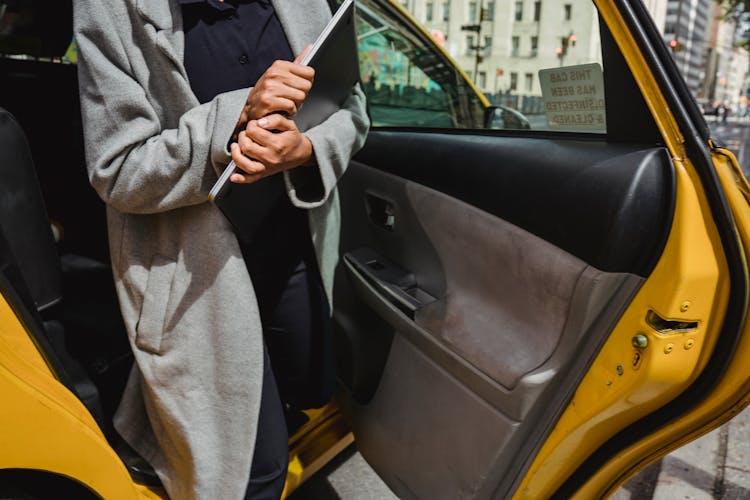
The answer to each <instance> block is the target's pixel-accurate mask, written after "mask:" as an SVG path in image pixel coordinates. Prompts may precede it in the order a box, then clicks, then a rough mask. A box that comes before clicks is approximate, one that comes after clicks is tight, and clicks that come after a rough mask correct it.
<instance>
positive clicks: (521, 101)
mask: <svg viewBox="0 0 750 500" xmlns="http://www.w3.org/2000/svg"><path fill="white" fill-rule="evenodd" d="M154 1H155V0H154ZM411 6H412V7H415V10H416V12H417V17H418V18H420V22H421V23H423V24H424V26H425V27H421V25H420V24H419V23H418V22H417V21H416V20H415V19H414V18H413V17H412V16H411V15H410V14H408V13H407V12H406V10H405V9H404V8H403V7H402V4H397V3H395V2H391V1H387V0H358V1H357V9H358V10H357V15H358V20H357V27H358V38H359V48H360V69H361V82H362V86H363V88H364V89H365V92H366V93H367V95H368V111H369V113H370V116H371V119H372V122H373V127H372V129H371V131H370V134H369V137H368V139H367V143H366V145H365V147H364V149H363V150H362V151H361V152H359V153H358V154H357V155H356V157H355V158H354V159H353V160H352V162H351V164H350V165H349V168H348V171H347V173H346V175H345V176H344V177H343V179H342V181H341V184H340V195H341V204H342V214H343V215H342V229H341V244H340V250H341V252H340V261H339V266H338V274H337V277H336V281H335V288H334V304H333V320H334V327H335V334H336V348H337V349H336V350H337V360H336V361H337V372H338V376H339V390H338V393H337V396H336V401H335V402H331V403H330V404H329V405H327V406H326V407H324V408H322V409H319V410H315V411H311V412H309V413H308V415H307V417H306V421H304V422H301V423H300V426H299V427H298V428H297V429H296V432H295V433H294V435H293V436H292V437H291V438H290V460H291V462H290V469H289V475H288V478H287V489H286V493H285V494H289V493H291V492H292V491H293V490H294V489H295V488H296V487H297V486H298V485H299V484H301V482H303V481H304V480H305V479H306V478H308V477H309V476H310V475H311V474H313V473H314V472H315V471H316V470H318V469H319V468H320V467H322V466H323V465H324V464H325V463H326V462H327V461H329V460H330V459H331V458H332V457H333V456H335V455H336V454H337V453H338V452H339V451H341V450H342V449H343V448H344V447H346V446H348V445H349V444H350V443H351V442H352V441H353V440H356V443H357V448H358V449H359V451H360V452H361V453H362V455H363V457H364V458H365V459H366V460H367V462H368V463H369V464H370V465H371V466H372V467H373V469H374V470H375V471H376V472H377V473H378V474H379V475H380V476H381V477H382V478H383V479H384V481H385V482H386V483H387V484H388V485H389V487H390V488H391V489H392V490H393V491H394V492H395V493H396V494H397V495H399V496H400V497H403V498H420V499H442V498H445V499H456V498H518V499H522V498H529V499H538V498H553V497H554V498H568V497H576V498H599V497H604V496H606V495H608V494H610V493H612V492H613V491H614V490H615V489H616V488H617V487H618V486H619V485H620V484H622V483H623V482H624V481H625V480H626V479H627V478H628V477H630V476H631V475H633V474H634V473H636V472H637V471H638V470H639V469H641V468H643V467H645V466H646V465H647V464H649V463H650V462H652V461H654V460H656V459H658V458H659V457H661V456H663V455H664V454H666V453H668V452H669V451H671V450H673V449H675V448H676V447H679V446H680V445H682V444H684V443H686V442H688V441H690V440H692V439H694V438H696V437H698V436H700V435H702V434H704V433H706V432H708V431H710V430H711V429H713V428H715V427H717V426H719V425H720V424H722V423H723V422H725V421H727V420H728V419H730V418H731V417H732V416H733V415H735V414H737V413H738V412H739V411H740V410H741V409H742V408H743V407H744V406H746V405H747V403H748V401H750V396H749V395H748V394H750V366H748V363H747V361H746V360H747V359H748V356H750V331H749V330H748V325H747V306H748V266H747V253H748V250H749V249H750V248H749V247H748V245H749V244H750V205H748V199H749V198H748V197H750V185H748V183H747V181H746V180H745V178H744V176H743V174H742V172H741V171H740V168H739V166H738V164H737V160H736V158H735V157H734V155H733V154H732V153H731V152H729V151H728V150H726V149H724V148H722V147H721V146H720V145H719V144H717V142H716V141H714V140H713V139H712V138H711V134H710V131H709V129H708V127H707V125H706V123H705V121H704V120H703V118H702V116H701V114H700V110H699V108H698V106H697V105H696V103H695V100H694V99H693V97H692V96H691V93H690V91H689V89H688V87H687V85H686V84H685V82H684V81H683V79H682V78H681V76H680V75H679V73H678V71H677V68H676V66H675V64H674V62H673V60H672V57H671V54H670V52H669V48H668V47H667V46H666V44H665V43H664V42H663V40H662V38H661V35H660V34H659V32H658V30H657V29H656V27H655V26H654V24H653V21H652V19H651V17H650V15H649V13H648V12H647V11H646V9H645V7H644V5H643V4H642V3H641V1H640V0H594V1H593V2H590V0H544V1H536V2H534V1H530V0H518V1H516V2H514V3H511V2H500V1H486V2H458V1H454V2H448V1H447V0H446V1H442V2H434V1H431V0H427V1H421V0H420V1H417V2H411ZM70 16H71V7H70V2H66V1H56V2H39V1H34V0H15V1H8V0H5V1H1V2H0V53H2V54H3V56H2V57H0V81H2V86H0V107H2V108H3V110H2V111H1V112H0V400H1V401H2V405H0V497H1V498H106V499H137V498H165V493H164V491H163V490H162V489H161V488H160V487H159V485H158V480H155V477H154V475H153V472H152V471H150V468H149V466H148V464H147V463H145V461H143V459H141V458H140V457H138V456H137V455H135V454H134V452H133V451H132V450H129V449H128V448H127V446H126V445H124V443H122V442H121V440H119V439H118V438H117V436H116V434H115V433H114V431H113V429H112V425H111V416H112V413H113V412H114V409H115V408H116V406H117V404H118V402H119V398H120V394H121V392H122V388H123V385H124V382H125V379H126V377H127V374H128V371H129V369H130V366H131V364H132V356H131V354H130V351H129V346H128V344H127V340H126V336H125V332H124V330H123V327H122V324H121V320H120V318H119V310H118V307H117V302H116V297H115V295H114V289H113V285H112V280H111V275H110V272H109V265H108V262H109V257H108V253H107V250H106V232H105V227H104V211H103V207H102V204H101V202H100V201H99V200H98V199H97V198H96V196H95V194H94V193H93V190H91V189H90V187H89V186H88V182H87V179H86V174H85V168H84V159H83V154H82V134H81V124H80V115H79V110H78V100H77V95H78V93H77V81H76V74H75V71H76V70H75V64H74V62H75V52H74V46H72V47H71V45H70V38H71V28H70ZM488 37H489V38H488ZM436 40H439V41H440V42H441V43H443V45H442V46H440V43H437V42H436ZM558 49H559V50H558ZM454 58H455V60H459V61H463V62H462V65H463V66H465V67H469V66H471V65H472V64H473V67H474V69H473V71H470V72H468V73H467V72H464V71H463V70H461V69H459V66H458V64H457V63H456V62H455V60H454ZM467 65H468V66H467ZM485 93H486V94H487V95H489V96H490V97H489V98H488V97H486V96H485Z"/></svg>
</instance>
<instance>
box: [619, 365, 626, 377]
mask: <svg viewBox="0 0 750 500" xmlns="http://www.w3.org/2000/svg"><path fill="white" fill-rule="evenodd" d="M623 373H625V371H624V370H623V369H622V365H617V374H618V375H619V376H621V377H622V374H623Z"/></svg>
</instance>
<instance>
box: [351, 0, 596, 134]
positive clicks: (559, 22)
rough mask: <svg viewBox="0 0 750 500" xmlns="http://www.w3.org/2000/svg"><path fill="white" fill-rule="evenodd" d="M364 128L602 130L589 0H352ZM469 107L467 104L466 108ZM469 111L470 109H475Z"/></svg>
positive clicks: (592, 10) (593, 11)
mask: <svg viewBox="0 0 750 500" xmlns="http://www.w3.org/2000/svg"><path fill="white" fill-rule="evenodd" d="M358 4H359V9H358V15H359V22H358V29H359V32H358V36H359V53H360V68H361V75H362V82H363V85H364V87H365V92H366V93H367V97H368V106H369V109H370V113H371V116H372V119H373V126H374V127H377V126H415V127H438V128H443V127H446V128H464V127H469V128H494V129H534V130H554V131H570V132H586V133H605V132H606V103H605V98H604V80H603V61H602V50H601V39H600V33H599V19H598V13H597V11H596V7H595V6H594V4H593V3H592V2H591V1H590V0H518V1H515V2H513V3H512V4H511V6H512V8H505V9H500V8H496V6H495V1H493V0H484V1H482V2H475V1H470V0H452V1H450V2H444V4H441V5H442V7H441V15H435V7H434V5H435V4H434V2H430V0H411V1H409V2H405V3H403V4H401V6H402V7H404V8H405V9H406V10H407V11H408V13H409V14H410V15H411V18H410V17H409V16H406V15H403V13H402V12H401V11H400V10H399V9H398V7H397V6H396V5H395V3H394V2H390V1H388V0H360V1H359V2H358ZM472 106H473V107H472ZM477 108H478V109H477Z"/></svg>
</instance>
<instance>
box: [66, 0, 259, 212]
mask: <svg viewBox="0 0 750 500" xmlns="http://www.w3.org/2000/svg"><path fill="white" fill-rule="evenodd" d="M124 3H125V2H103V1H101V0H76V1H75V3H74V7H75V10H74V16H75V17H74V23H75V26H74V29H75V36H76V42H77V44H78V48H79V62H78V75H79V88H80V95H81V113H82V118H83V126H84V137H85V145H86V160H87V165H88V173H89V179H90V181H91V184H92V186H93V187H94V189H95V190H96V191H97V192H98V194H99V196H100V197H101V198H102V199H103V200H104V201H105V202H106V203H107V204H109V205H110V206H111V207H113V208H114V209H116V210H118V211H120V212H126V213H155V212H162V211H166V210H171V209H175V208H179V207H183V206H188V205H195V204H199V203H205V202H206V200H207V197H208V192H209V190H210V189H211V186H212V185H213V183H214V181H215V180H216V172H217V171H219V170H221V168H223V166H224V165H226V164H227V163H228V162H229V159H230V155H229V151H228V150H227V142H228V140H229V138H230V136H231V134H232V132H233V129H234V127H235V124H236V122H237V119H238V118H239V115H240V113H241V112H242V107H243V105H244V103H245V100H246V98H247V94H248V91H249V89H241V90H236V91H233V92H228V93H224V94H220V95H218V96H217V97H216V98H214V99H213V100H212V101H211V102H208V103H205V104H202V105H197V103H196V106H195V107H194V108H192V109H190V110H189V111H187V112H185V113H184V114H183V115H182V116H181V117H180V118H179V120H178V123H176V124H172V125H171V126H163V125H162V123H161V119H160V117H163V115H164V114H163V113H161V114H160V113H159V112H158V111H157V108H156V106H166V105H168V103H155V102H152V101H151V100H150V99H149V98H148V96H147V93H146V90H145V89H144V87H143V84H142V83H141V81H143V79H144V75H138V76H139V77H140V81H139V79H138V78H136V75H135V72H134V70H133V60H132V59H133V58H134V57H135V58H138V57H143V53H142V52H140V51H139V50H138V47H136V46H135V45H134V42H133V41H132V40H133V38H134V37H133V36H132V30H133V27H132V26H130V25H128V24H127V23H128V22H129V16H128V13H127V12H126V8H125V6H124ZM131 55H132V56H133V57H131ZM165 63H169V64H171V61H168V60H167V58H166V57H165ZM144 67H145V65H144ZM164 71H172V72H173V71H176V68H175V67H174V65H172V66H171V67H167V66H165V68H164ZM154 73H157V71H154ZM146 76H147V77H148V78H158V77H159V75H158V74H151V75H146Z"/></svg>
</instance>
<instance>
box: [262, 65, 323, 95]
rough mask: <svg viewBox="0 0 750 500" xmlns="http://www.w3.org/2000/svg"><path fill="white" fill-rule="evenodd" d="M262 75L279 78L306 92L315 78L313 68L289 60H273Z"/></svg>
mask: <svg viewBox="0 0 750 500" xmlns="http://www.w3.org/2000/svg"><path fill="white" fill-rule="evenodd" d="M263 76H265V77H266V78H271V79H277V80H281V81H282V82H284V83H285V84H287V85H289V86H291V87H294V88H298V89H300V90H304V91H305V92H307V91H309V90H310V88H309V87H310V86H312V81H313V79H314V78H315V70H314V69H312V68H311V67H310V66H302V65H301V64H296V63H293V62H290V61H274V63H273V64H271V66H270V67H269V68H268V69H267V70H266V71H265V73H263Z"/></svg>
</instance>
